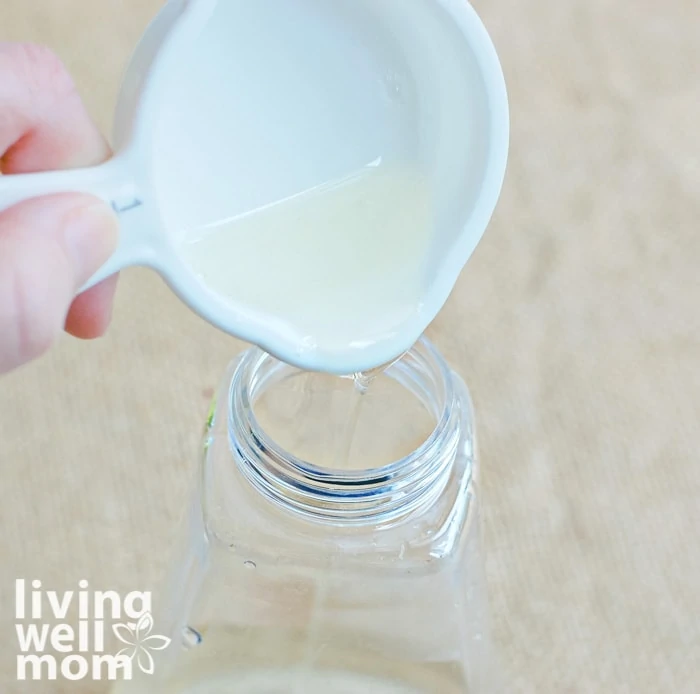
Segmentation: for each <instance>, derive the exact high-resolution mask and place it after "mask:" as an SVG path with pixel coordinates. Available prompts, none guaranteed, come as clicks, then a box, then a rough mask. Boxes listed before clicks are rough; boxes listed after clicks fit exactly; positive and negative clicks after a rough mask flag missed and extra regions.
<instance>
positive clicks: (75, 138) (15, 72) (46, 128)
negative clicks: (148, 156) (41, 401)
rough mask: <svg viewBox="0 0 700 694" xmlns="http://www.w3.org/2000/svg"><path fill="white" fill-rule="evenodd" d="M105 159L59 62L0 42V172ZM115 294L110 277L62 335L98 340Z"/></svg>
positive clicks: (74, 312) (71, 316)
mask: <svg viewBox="0 0 700 694" xmlns="http://www.w3.org/2000/svg"><path fill="white" fill-rule="evenodd" d="M109 156H110V150H109V146H108V145H107V143H106V142H105V140H104V138H103V137H102V135H101V134H100V132H99V130H98V129H97V128H96V127H95V125H94V124H93V122H92V120H91V119H90V116H89V115H88V113H87V111H86V109H85V107H84V105H83V103H82V101H81V99H80V96H79V95H78V92H77V91H76V89H75V86H74V84H73V81H72V79H71V77H70V75H69V74H68V72H67V71H66V70H65V68H64V67H63V64H62V63H61V61H60V60H59V59H58V58H57V57H56V56H55V55H54V54H53V53H52V52H51V51H50V50H48V49H47V48H45V47H43V46H35V45H31V44H11V43H0V172H2V173H5V174H12V173H32V172H36V171H45V170H56V169H70V168H77V167H83V166H91V165H95V164H99V163H102V162H103V161H105V160H106V159H108V158H109ZM34 241H35V243H36V242H37V241H36V239H35V240H34ZM115 289H116V278H110V279H109V280H107V281H106V282H104V283H103V284H101V285H98V286H97V287H94V288H92V289H91V290H90V291H88V292H85V293H84V294H83V295H82V296H80V297H78V298H77V299H76V300H75V302H74V305H73V307H72V308H71V309H70V311H69V313H68V315H67V317H66V323H65V328H66V330H67V331H68V332H70V333H71V334H73V335H75V336H76V337H81V338H93V337H98V336H100V335H102V334H103V333H104V331H105V330H106V328H107V324H108V323H109V319H110V316H111V306H112V298H113V296H114V292H115ZM63 315H64V316H65V311H64V312H63Z"/></svg>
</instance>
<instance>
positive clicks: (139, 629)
mask: <svg viewBox="0 0 700 694" xmlns="http://www.w3.org/2000/svg"><path fill="white" fill-rule="evenodd" d="M152 631H153V617H152V616H151V613H150V612H146V614H144V615H142V616H141V619H139V623H138V624H137V625H136V636H137V638H138V639H139V641H143V639H144V638H146V637H147V636H148V635H149V634H150V633H151V632H152Z"/></svg>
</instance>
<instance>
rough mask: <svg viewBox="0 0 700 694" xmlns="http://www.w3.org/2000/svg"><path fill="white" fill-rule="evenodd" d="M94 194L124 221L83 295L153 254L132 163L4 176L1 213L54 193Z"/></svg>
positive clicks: (113, 161) (0, 190) (0, 186)
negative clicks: (114, 245)
mask: <svg viewBox="0 0 700 694" xmlns="http://www.w3.org/2000/svg"><path fill="white" fill-rule="evenodd" d="M69 192H71V193H90V194H92V195H94V196H96V197H98V198H101V199H102V200H104V201H105V202H106V203H108V204H109V205H111V207H112V209H113V210H114V211H115V212H116V213H117V214H118V216H119V221H120V232H119V242H118V246H117V250H116V251H115V252H114V254H113V255H112V257H111V258H109V260H108V261H107V262H106V263H105V264H104V265H103V266H102V267H101V268H100V270H98V272H97V273H96V274H95V275H94V276H93V277H91V278H90V280H89V281H88V282H87V284H86V285H85V286H84V287H81V289H80V292H83V291H85V290H86V289H89V288H90V287H92V286H94V285H95V284H97V283H98V282H101V281H102V280H104V279H106V278H107V277H109V276H111V275H113V274H115V273H117V272H119V271H120V270H122V269H124V268H125V267H128V266H130V265H137V264H140V263H142V262H144V261H145V260H146V258H147V256H148V253H149V247H148V243H147V234H146V233H145V232H146V231H147V229H148V226H149V225H148V223H147V220H146V214H145V212H146V211H145V207H146V205H145V201H144V199H143V196H142V195H141V194H140V193H139V191H138V190H137V186H136V183H135V182H134V180H133V178H132V176H131V175H130V169H129V166H128V164H127V163H126V162H125V161H123V160H121V159H119V158H116V157H115V158H114V159H111V160H110V161H108V162H106V163H105V164H101V165H100V166H95V167H92V168H87V169H74V170H68V171H51V172H46V173H32V174H11V175H5V176H0V212H2V211H3V210H6V209H8V208H9V207H12V206H13V205H16V204H17V203H20V202H23V201H24V200H29V199H31V198H36V197H39V196H43V195H51V194H54V193H69Z"/></svg>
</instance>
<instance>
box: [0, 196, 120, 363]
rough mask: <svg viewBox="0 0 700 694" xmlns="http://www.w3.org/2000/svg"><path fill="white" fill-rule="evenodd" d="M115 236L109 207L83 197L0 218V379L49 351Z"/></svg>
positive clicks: (22, 208)
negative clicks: (74, 302)
mask: <svg viewBox="0 0 700 694" xmlns="http://www.w3.org/2000/svg"><path fill="white" fill-rule="evenodd" d="M117 236H118V224H117V220H116V216H115V215H114V213H113V211H112V210H111V208H110V207H109V206H107V205H106V204H105V203H103V202H102V201H101V200H98V199H97V198H93V197H92V196H88V195H77V194H75V195H74V194H70V195H52V196H47V197H44V198H37V199H35V200H30V201H27V202H23V203H20V204H19V205H15V206H14V207H12V208H10V209H8V210H6V211H5V212H3V213H2V214H0V373H3V372H6V371H9V370H11V369H13V368H15V367H17V366H19V365H20V364H23V363H25V362H27V361H29V360H31V359H35V358H36V357H38V356H40V355H41V354H43V353H44V352H45V351H46V350H47V349H48V348H49V347H50V346H51V344H52V343H53V342H54V340H55V339H56V337H57V336H58V335H59V334H60V333H61V331H62V330H63V326H64V324H65V320H66V315H67V313H68V309H69V308H70V306H71V303H72V302H73V299H74V298H75V295H76V293H77V292H78V290H79V289H80V287H81V286H83V284H84V283H85V282H87V280H88V279H89V278H90V277H91V276H92V275H93V274H94V273H95V272H96V271H97V270H98V269H99V268H100V267H101V266H102V265H103V264H104V262H105V261H106V260H107V259H108V258H109V256H110V255H111V254H112V252H113V251H114V249H115V247H116V243H117Z"/></svg>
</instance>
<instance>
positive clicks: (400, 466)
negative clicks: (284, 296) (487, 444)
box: [228, 339, 464, 525]
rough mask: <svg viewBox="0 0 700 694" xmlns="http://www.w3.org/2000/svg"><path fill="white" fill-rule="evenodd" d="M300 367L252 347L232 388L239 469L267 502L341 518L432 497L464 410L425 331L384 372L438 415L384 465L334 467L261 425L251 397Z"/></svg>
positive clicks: (362, 517) (357, 518) (421, 503)
mask: <svg viewBox="0 0 700 694" xmlns="http://www.w3.org/2000/svg"><path fill="white" fill-rule="evenodd" d="M295 372H297V373H298V370H296V369H295V368H294V367H291V366H289V365H287V364H284V363H282V362H280V361H278V360H276V359H275V358H273V357H271V356H270V355H268V354H265V353H264V352H262V351H260V350H251V351H249V352H248V353H246V355H245V356H244V357H243V358H242V360H241V362H240V363H239V365H238V367H237V369H236V371H235V372H234V375H233V379H232V382H231V388H230V398H231V403H230V405H231V406H230V417H229V426H228V429H229V443H230V448H231V452H232V454H233V456H234V458H235V460H236V462H237V464H238V467H239V470H240V472H241V473H242V474H243V475H244V476H245V477H246V478H247V480H248V481H249V482H250V483H251V484H252V485H253V486H254V487H255V488H256V489H257V490H258V491H259V492H260V493H261V494H263V495H264V496H265V497H267V498H268V499H269V500H271V501H272V502H274V503H276V504H278V505H280V506H282V507H284V508H287V509H290V510H292V511H295V512H296V513H299V514H302V515H303V516H305V517H307V518H310V519H314V520H318V521H325V522H328V523H335V524H339V525H341V524H342V525H363V524H372V523H386V522H392V521H395V520H397V519H399V518H401V517H404V516H406V515H408V514H410V513H413V512H416V511H417V510H420V509H422V508H425V507H427V506H429V505H431V504H432V503H433V501H434V500H435V499H436V498H437V497H438V496H439V494H440V492H441V491H442V490H443V489H444V487H445V484H446V482H447V479H448V477H449V473H450V469H451V467H452V465H453V463H454V461H455V459H456V457H457V455H458V452H459V448H460V442H462V441H463V433H464V432H463V423H464V418H463V413H461V408H460V406H459V402H458V394H457V392H456V389H455V376H454V375H453V373H452V372H451V371H450V369H449V367H448V366H447V364H446V363H445V362H444V360H443V359H442V357H441V356H440V354H439V353H438V352H437V351H436V350H435V348H434V347H433V346H432V345H431V344H430V343H429V342H428V341H427V340H425V339H423V340H421V341H419V342H418V343H417V344H416V345H415V346H414V347H413V348H412V349H411V350H410V351H409V352H408V353H407V354H406V355H405V356H404V357H403V358H402V359H401V360H399V361H398V362H396V363H395V364H393V365H392V366H390V367H389V368H388V369H387V371H386V376H388V377H390V378H393V379H394V380H395V381H397V382H398V383H399V384H400V385H401V386H403V388H404V389H405V390H406V391H407V393H406V397H411V396H412V397H415V398H417V399H418V400H419V401H420V402H421V403H422V405H423V406H424V407H425V409H426V410H427V411H428V412H429V413H430V415H431V416H432V417H433V419H434V421H435V422H436V425H435V428H434V430H433V432H432V434H431V435H430V436H429V437H428V438H427V440H426V441H425V442H424V443H423V444H422V445H421V446H420V447H418V448H417V449H416V450H414V451H412V452H411V453H409V454H408V455H406V456H405V457H403V458H401V459H400V460H396V461H394V462H391V463H389V464H388V465H385V466H383V467H377V468H373V469H365V470H335V469H330V468H322V467H317V466H315V465H312V464H310V463H308V462H306V461H304V460H301V459H300V458H297V457H295V456H294V455H292V454H291V453H289V452H288V451H286V450H284V449H283V448H282V447H281V446H279V445H278V444H277V443H276V442H275V441H274V440H272V439H271V438H270V436H268V434H267V433H266V432H265V431H264V430H263V428H262V427H261V426H260V424H259V422H258V420H257V419H256V417H255V412H254V403H255V402H256V400H257V399H258V398H260V396H261V395H262V394H263V393H264V392H265V391H267V390H268V389H269V388H271V387H272V386H273V385H274V384H276V383H279V382H280V381H281V380H282V379H284V378H287V377H289V376H290V375H292V374H293V373H295Z"/></svg>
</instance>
